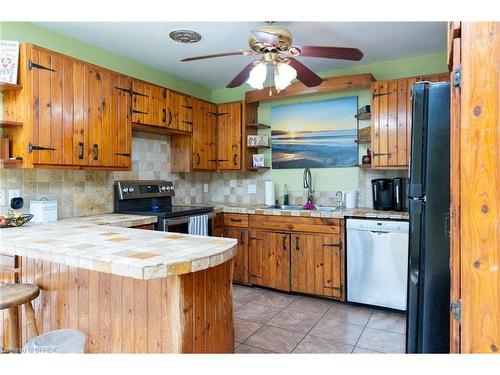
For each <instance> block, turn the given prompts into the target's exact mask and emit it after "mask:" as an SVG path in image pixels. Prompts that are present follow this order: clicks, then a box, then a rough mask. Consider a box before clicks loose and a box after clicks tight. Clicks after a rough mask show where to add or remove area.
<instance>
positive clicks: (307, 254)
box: [291, 234, 344, 300]
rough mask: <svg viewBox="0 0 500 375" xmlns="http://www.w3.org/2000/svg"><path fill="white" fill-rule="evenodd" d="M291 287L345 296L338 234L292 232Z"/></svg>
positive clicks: (331, 295)
mask: <svg viewBox="0 0 500 375" xmlns="http://www.w3.org/2000/svg"><path fill="white" fill-rule="evenodd" d="M291 236H292V237H291V275H292V277H291V290H292V291H293V292H299V293H307V294H315V295H319V296H325V297H333V298H337V299H341V300H343V299H344V293H343V278H344V271H343V270H344V254H343V251H342V240H341V237H340V236H335V235H318V234H292V235H291Z"/></svg>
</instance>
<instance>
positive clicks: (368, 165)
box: [356, 164, 372, 169]
mask: <svg viewBox="0 0 500 375" xmlns="http://www.w3.org/2000/svg"><path fill="white" fill-rule="evenodd" d="M356 167H358V168H369V169H371V167H372V165H371V164H358V165H356Z"/></svg>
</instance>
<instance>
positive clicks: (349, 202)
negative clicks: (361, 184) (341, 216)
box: [345, 190, 358, 208]
mask: <svg viewBox="0 0 500 375" xmlns="http://www.w3.org/2000/svg"><path fill="white" fill-rule="evenodd" d="M357 201H358V191H357V190H349V191H346V193H345V208H356V203H357Z"/></svg>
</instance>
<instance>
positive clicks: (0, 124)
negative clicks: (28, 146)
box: [0, 120, 23, 128]
mask: <svg viewBox="0 0 500 375" xmlns="http://www.w3.org/2000/svg"><path fill="white" fill-rule="evenodd" d="M17 126H23V123H22V122H19V121H8V120H0V128H14V127H17Z"/></svg>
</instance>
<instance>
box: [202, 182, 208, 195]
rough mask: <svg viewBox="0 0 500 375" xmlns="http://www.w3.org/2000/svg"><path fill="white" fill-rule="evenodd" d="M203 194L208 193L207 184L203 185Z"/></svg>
mask: <svg viewBox="0 0 500 375" xmlns="http://www.w3.org/2000/svg"><path fill="white" fill-rule="evenodd" d="M203 192H204V193H208V184H203Z"/></svg>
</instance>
